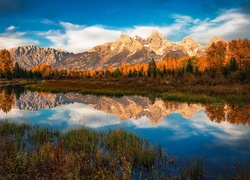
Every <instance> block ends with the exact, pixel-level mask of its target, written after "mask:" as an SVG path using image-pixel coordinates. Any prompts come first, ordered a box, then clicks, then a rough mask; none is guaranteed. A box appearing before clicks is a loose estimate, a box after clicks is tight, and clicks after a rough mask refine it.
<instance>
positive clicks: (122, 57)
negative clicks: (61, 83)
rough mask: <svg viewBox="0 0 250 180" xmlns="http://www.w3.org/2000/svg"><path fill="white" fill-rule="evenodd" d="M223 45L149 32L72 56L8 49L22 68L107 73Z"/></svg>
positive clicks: (42, 50)
mask: <svg viewBox="0 0 250 180" xmlns="http://www.w3.org/2000/svg"><path fill="white" fill-rule="evenodd" d="M218 41H224V40H223V39H221V38H218V37H214V38H213V39H212V40H211V41H210V42H209V43H208V44H207V45H206V46H202V45H200V44H198V43H197V42H195V41H194V40H193V39H192V38H191V37H189V36H187V37H185V38H184V39H183V40H182V41H181V42H172V41H170V40H168V39H167V38H165V37H164V36H163V35H162V34H160V33H159V32H157V31H155V30H154V31H152V33H151V35H150V36H149V37H148V38H145V39H144V38H141V37H139V36H135V37H129V36H127V35H124V34H122V35H121V36H120V38H118V39H117V40H115V41H113V42H107V43H104V44H102V45H99V46H96V47H93V48H92V49H90V50H88V51H85V52H82V53H77V54H73V53H70V52H67V51H64V50H61V49H53V48H40V47H37V46H22V47H17V48H11V49H9V52H10V54H11V56H12V57H13V58H14V63H15V62H18V64H19V65H20V66H21V67H23V68H27V69H29V68H32V67H34V66H36V65H38V64H41V63H44V64H47V65H50V66H52V67H53V68H56V69H75V70H80V69H107V67H108V66H113V67H117V66H119V65H122V64H131V65H134V64H143V63H148V62H149V61H150V60H151V59H152V58H154V59H155V61H161V60H164V59H165V58H166V57H169V56H172V57H174V58H176V59H178V58H181V57H183V56H187V55H188V56H205V54H206V51H207V48H208V47H209V46H210V45H211V44H212V43H213V42H218Z"/></svg>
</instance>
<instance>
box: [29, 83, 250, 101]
mask: <svg viewBox="0 0 250 180" xmlns="http://www.w3.org/2000/svg"><path fill="white" fill-rule="evenodd" d="M26 88H27V89H28V90H31V91H46V92H52V93H61V92H62V93H68V92H79V93H82V94H93V95H106V96H118V97H119V96H123V95H141V96H150V97H160V98H163V99H165V100H174V101H182V102H201V103H212V102H213V103H214V102H215V103H217V102H224V103H226V102H227V103H239V102H244V103H249V102H250V94H249V93H250V86H249V85H240V84H232V85H215V86H213V85H192V84H182V83H175V84H166V83H165V82H164V81H159V82H158V81H155V80H150V79H147V80H145V81H142V80H138V79H133V80H131V79H120V80H117V79H101V80H98V79H97V80H93V79H83V80H58V81H54V80H48V81H43V82H42V83H39V84H32V85H27V86H26Z"/></svg>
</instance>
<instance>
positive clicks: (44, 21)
mask: <svg viewBox="0 0 250 180" xmlns="http://www.w3.org/2000/svg"><path fill="white" fill-rule="evenodd" d="M41 23H42V24H47V25H52V24H55V23H54V22H53V21H51V20H49V19H44V20H42V21H41Z"/></svg>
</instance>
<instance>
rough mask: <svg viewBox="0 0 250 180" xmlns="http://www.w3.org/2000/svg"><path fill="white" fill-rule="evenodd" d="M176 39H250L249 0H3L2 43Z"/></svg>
mask: <svg viewBox="0 0 250 180" xmlns="http://www.w3.org/2000/svg"><path fill="white" fill-rule="evenodd" d="M154 29H155V30H158V31H159V32H160V33H162V34H163V35H164V36H165V37H166V38H168V39H170V40H172V41H176V42H178V41H181V40H182V39H183V38H184V37H185V36H187V35H188V36H191V37H192V38H193V39H194V40H196V41H197V42H198V43H200V44H202V45H205V44H207V43H208V42H209V40H210V39H211V38H212V37H213V36H220V37H222V38H224V39H225V40H227V41H230V40H232V39H238V38H248V39H250V32H249V29H250V1H249V0H237V1H235V0H202V1H200V0H119V1H118V0H60V1H59V0H0V49H3V48H11V47H16V46H22V45H38V46H41V47H53V48H61V49H65V50H67V51H70V52H74V53H77V52H83V51H86V50H89V49H90V48H92V47H94V46H96V45H99V44H102V43H104V42H107V41H114V40H115V39H117V38H119V36H120V34H127V35H129V36H132V37H133V36H135V35H139V36H141V37H143V38H146V37H148V36H149V35H150V33H151V31H152V30H154Z"/></svg>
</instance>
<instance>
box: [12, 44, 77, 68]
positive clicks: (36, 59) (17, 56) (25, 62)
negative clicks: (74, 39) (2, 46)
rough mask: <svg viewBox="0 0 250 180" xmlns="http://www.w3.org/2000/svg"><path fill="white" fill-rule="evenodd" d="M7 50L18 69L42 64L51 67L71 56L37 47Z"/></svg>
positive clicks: (67, 53)
mask: <svg viewBox="0 0 250 180" xmlns="http://www.w3.org/2000/svg"><path fill="white" fill-rule="evenodd" d="M8 50H9V52H10V55H11V57H13V58H14V63H15V62H17V63H18V64H19V66H20V67H23V68H26V69H30V68H32V67H35V66H36V65H38V64H42V63H43V64H47V65H52V64H54V63H56V62H59V61H61V60H62V58H64V57H66V56H69V55H72V54H73V53H69V52H67V51H64V50H60V49H57V50H56V49H52V48H40V47H37V46H22V47H17V48H11V49H8Z"/></svg>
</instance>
